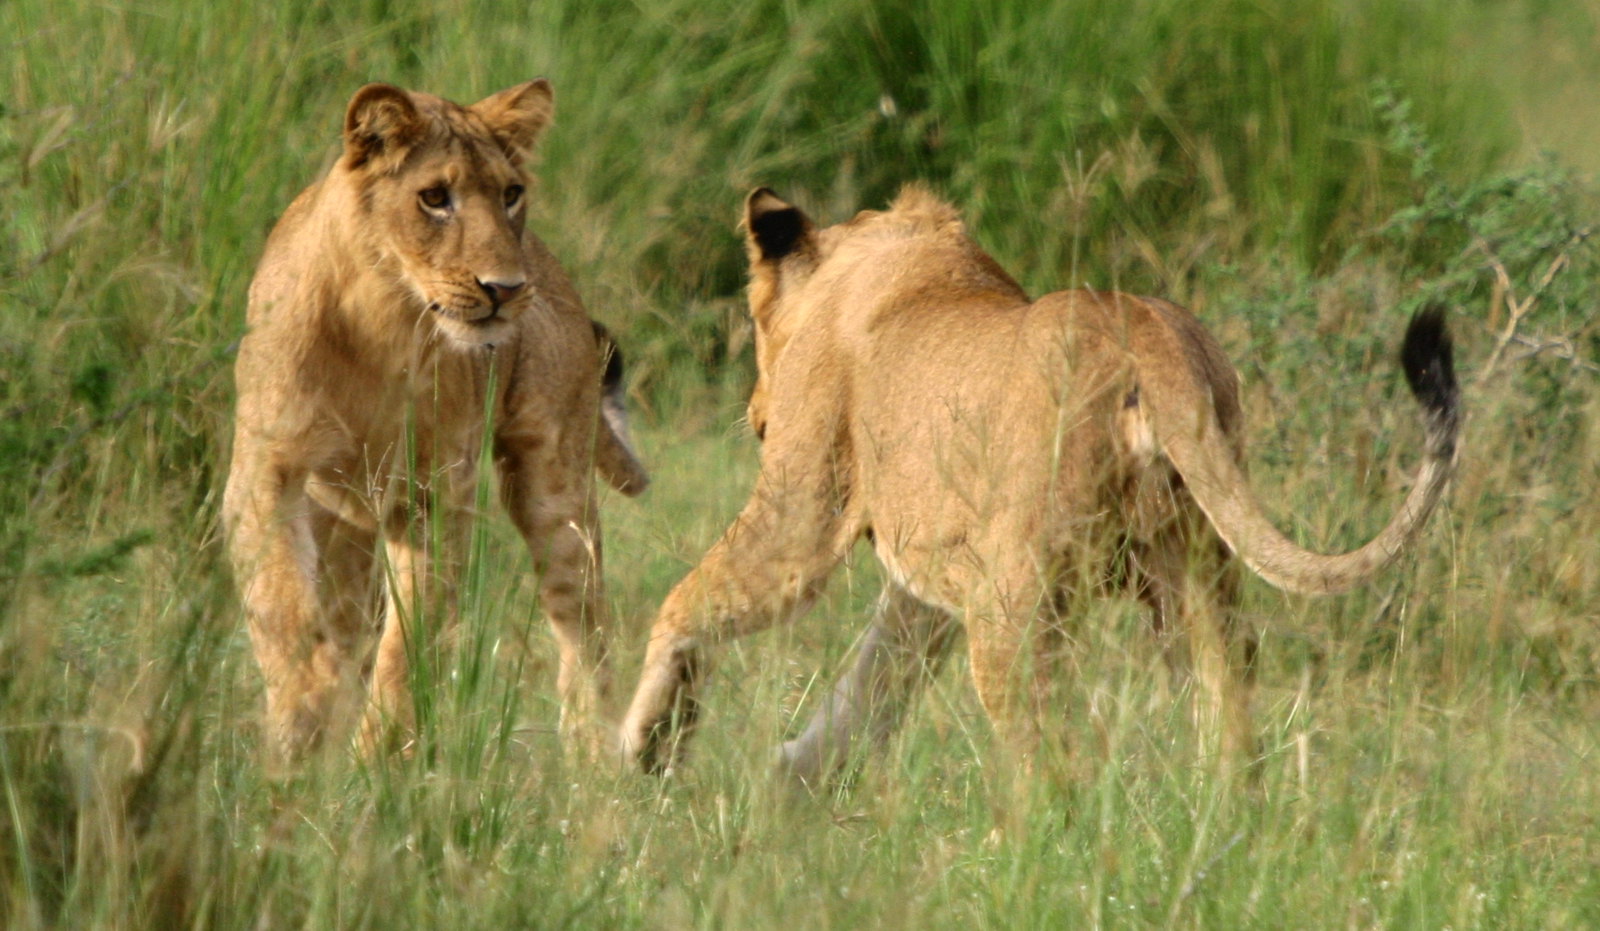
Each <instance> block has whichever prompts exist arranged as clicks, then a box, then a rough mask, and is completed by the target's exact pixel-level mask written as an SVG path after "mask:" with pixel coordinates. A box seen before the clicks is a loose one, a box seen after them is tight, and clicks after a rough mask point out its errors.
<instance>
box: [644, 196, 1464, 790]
mask: <svg viewBox="0 0 1600 931" xmlns="http://www.w3.org/2000/svg"><path fill="white" fill-rule="evenodd" d="M745 225H746V228H747V230H748V231H749V251H750V258H751V283H750V305H751V313H752V315H753V317H754V319H755V323H756V333H757V366H758V377H757V383H756V387H755V390H754V391H753V392H752V396H751V400H750V406H749V411H748V414H749V420H750V423H751V424H752V426H753V427H754V429H755V430H756V432H757V434H758V435H759V436H761V437H763V438H764V442H763V448H762V458H761V471H760V475H759V477H758V479H757V483H756V489H755V492H754V494H753V495H752V496H751V498H750V501H749V503H748V504H747V505H746V506H745V508H744V511H743V512H742V513H741V514H740V515H739V517H738V518H737V519H736V520H735V521H734V523H733V525H732V526H731V527H729V528H728V530H727V531H726V533H725V534H724V536H723V537H722V539H721V540H720V541H719V542H718V543H717V544H716V545H715V546H713V547H712V548H711V550H710V551H709V552H708V553H707V554H706V555H705V557H704V558H703V559H702V560H701V562H700V564H699V565H698V566H697V567H695V569H694V570H693V571H692V572H690V573H689V575H688V576H687V577H686V578H685V579H684V580H683V581H682V582H680V583H679V584H678V586H677V587H676V588H674V589H673V591H672V592H671V593H670V594H669V595H668V597H667V599H666V601H665V603H664V604H663V605H662V608H661V610H660V614H659V615H658V617H657V620H656V622H655V626H654V628H653V630H652V633H651V639H650V643H649V648H648V652H647V655H646V658H645V663H644V670H643V675H642V677H641V681H640V684H639V688H638V691H637V692H636V694H635V696H634V699H633V702H632V706H631V708H630V709H629V711H628V714H627V717H626V719H625V721H624V724H623V731H622V744H623V749H624V752H625V753H626V754H627V755H629V756H630V757H631V758H635V759H637V760H639V761H640V762H642V763H643V764H644V765H645V766H646V767H647V768H660V767H662V766H665V765H669V764H670V762H671V759H672V754H673V753H674V752H675V751H674V750H673V747H674V746H675V745H676V744H675V740H674V738H675V736H676V734H675V732H674V731H675V728H686V727H687V726H689V725H692V723H693V722H694V719H695V718H696V716H697V711H698V706H697V704H696V703H697V698H696V689H697V687H698V685H699V683H700V680H701V679H702V678H703V676H704V669H705V650H706V648H707V647H708V646H709V645H710V644H711V643H713V642H715V641H718V640H722V639H725V638H728V637H731V636H737V635H740V634H744V633H748V632H750V631H754V630H758V629H761V628H763V627H766V626H768V625H770V624H772V623H774V622H778V621H783V620H787V619H789V618H792V617H794V616H795V615H797V614H798V613H800V612H801V611H803V610H804V609H805V607H806V606H807V604H808V603H809V602H810V600H811V599H812V597H813V596H814V594H815V593H816V592H817V591H818V590H819V589H820V587H821V586H822V584H823V582H824V581H825V580H826V578H827V576H828V574H829V572H830V571H831V570H832V569H833V568H834V566H836V565H837V564H838V562H839V561H840V560H841V559H842V558H843V557H844V555H845V554H846V553H847V552H848V551H849V550H850V548H851V547H852V545H853V544H854V543H855V542H856V540H857V539H858V538H859V537H861V536H863V535H864V534H865V535H868V536H869V539H871V541H872V545H873V547H874V550H875V551H876V554H877V556H878V558H879V560H880V561H881V562H882V564H883V566H884V568H885V571H886V574H887V575H888V577H889V581H890V585H889V591H888V593H887V594H886V596H885V600H884V602H883V605H882V607H881V608H880V613H879V616H878V619H877V623H876V625H875V628H874V632H873V633H872V634H871V635H870V636H869V637H868V639H867V642H866V645H865V647H864V649H863V653H862V658H861V659H860V661H859V662H858V663H857V666H856V668H855V669H854V670H853V671H852V672H851V673H850V674H848V675H847V677H846V679H845V681H843V682H841V684H840V685H839V687H838V689H836V690H835V693H834V695H833V696H832V697H831V698H830V699H829V700H828V701H827V702H825V703H824V704H825V707H824V709H823V711H822V712H820V713H819V715H818V717H817V719H816V720H814V721H813V722H812V724H811V726H810V727H809V728H808V729H807V731H806V733H805V734H804V735H802V737H801V738H800V739H799V740H797V741H793V742H791V743H790V744H788V745H786V746H785V748H784V754H783V755H784V762H785V763H786V764H787V765H788V766H789V767H790V768H791V769H792V770H794V771H795V772H797V773H798V774H800V775H802V776H805V777H807V778H810V777H812V776H816V775H820V774H821V773H822V772H823V771H825V770H826V769H827V768H828V767H829V766H831V765H833V764H834V763H836V762H837V761H838V760H839V759H840V758H841V756H842V754H843V752H844V750H845V749H846V748H847V747H848V745H849V743H850V741H851V740H852V739H853V736H854V735H855V734H856V733H858V732H861V731H863V730H864V731H867V732H869V734H870V735H873V736H874V739H877V737H876V735H880V734H881V733H883V732H885V731H886V730H887V729H888V727H889V726H890V725H892V719H893V717H894V715H895V714H897V713H898V712H897V711H896V710H894V709H898V708H900V707H902V706H904V705H905V703H906V701H907V699H908V690H909V689H910V688H911V687H912V685H913V684H914V683H915V682H916V681H917V679H918V676H917V675H916V674H915V671H914V668H913V667H920V666H921V665H923V664H934V665H936V664H937V662H938V661H939V659H940V658H941V656H942V654H943V652H944V650H945V648H946V645H947V644H948V643H949V642H950V639H951V638H950V637H949V636H948V631H949V629H950V621H951V619H952V618H954V619H959V620H960V621H961V622H962V623H963V624H964V625H965V628H966V632H967V639H968V644H969V649H970V651H971V667H972V676H973V680H974V683H975V685H976V687H977V690H978V694H979V696H980V698H981V700H982V702H983V705H984V707H985V709H986V710H987V711H988V713H989V715H990V716H991V718H992V720H993V721H994V723H995V725H996V727H997V729H998V730H999V731H1000V732H1001V733H1002V734H1003V735H1005V736H1006V737H1008V738H1010V739H1011V740H1012V741H1013V742H1014V743H1015V744H1016V745H1018V746H1021V747H1023V748H1027V747H1030V746H1032V744H1033V743H1034V741H1035V740H1036V739H1037V737H1038V734H1039V731H1038V727H1039V724H1038V716H1037V714H1036V712H1037V711H1038V703H1039V702H1040V701H1041V700H1042V696H1043V689H1044V687H1045V683H1046V681H1047V680H1048V672H1049V670H1048V669H1046V668H1045V667H1046V666H1047V664H1046V663H1044V662H1041V661H1040V660H1041V658H1042V657H1043V656H1045V655H1047V651H1043V647H1044V645H1045V644H1046V643H1047V642H1048V641H1049V640H1050V639H1051V635H1052V634H1053V633H1058V632H1059V624H1058V623H1057V621H1058V620H1059V612H1060V611H1061V610H1063V609H1064V608H1066V607H1069V606H1070V605H1071V604H1072V603H1073V598H1074V596H1077V595H1082V594H1092V593H1094V592H1096V591H1102V590H1104V589H1105V587H1106V586H1107V585H1110V584H1122V585H1126V586H1127V587H1128V589H1129V590H1131V591H1132V592H1133V593H1136V594H1137V595H1138V596H1139V597H1141V598H1142V599H1143V600H1144V601H1146V602H1147V603H1148V604H1149V605H1150V606H1151V607H1152V608H1153V609H1154V614H1155V625H1156V627H1157V629H1158V630H1159V631H1160V632H1161V634H1162V636H1163V638H1164V639H1165V642H1166V643H1167V644H1168V646H1169V649H1170V652H1176V653H1180V654H1184V656H1185V659H1186V661H1187V662H1186V663H1185V664H1184V665H1186V666H1188V667H1189V668H1191V669H1192V670H1193V671H1194V673H1195V675H1196V678H1197V679H1198V680H1199V682H1200V685H1201V689H1200V695H1201V697H1200V699H1199V708H1198V710H1199V712H1200V716H1201V718H1202V719H1203V720H1204V722H1205V723H1206V724H1207V725H1208V732H1209V733H1212V734H1215V735H1217V736H1218V737H1219V738H1220V743H1221V749H1222V750H1223V751H1224V753H1225V754H1226V755H1228V756H1230V757H1237V756H1239V755H1241V754H1247V753H1248V752H1249V748H1250V746H1251V745H1252V742H1253V741H1252V737H1251V729H1250V723H1249V712H1248V709H1249V701H1250V684H1249V677H1248V676H1247V675H1246V674H1244V669H1245V665H1246V659H1245V655H1244V654H1245V652H1246V645H1245V644H1244V643H1242V642H1241V638H1239V637H1237V636H1235V635H1234V631H1233V609H1234V602H1235V592H1236V588H1237V572H1236V564H1235V562H1234V560H1233V559H1232V558H1231V557H1230V553H1229V550H1230V548H1231V549H1232V551H1234V552H1236V553H1238V554H1240V555H1241V556H1242V557H1243V560H1244V561H1245V562H1246V563H1247V564H1248V565H1249V566H1251V567H1252V568H1254V569H1255V570H1256V571H1258V572H1259V573H1261V574H1262V575H1263V576H1264V577H1265V578H1266V579H1267V580H1268V581H1270V582H1272V583H1273V584H1275V585H1279V586H1281V587H1285V588H1289V589H1292V590H1295V591H1314V592H1324V591H1335V590H1339V589H1342V588H1347V587H1349V586H1350V585H1353V584H1356V583H1357V582H1359V581H1360V580H1361V579H1363V578H1366V577H1368V576H1370V575H1371V574H1372V573H1373V572H1375V571H1376V570H1377V569H1378V568H1380V567H1381V566H1382V565H1384V564H1386V563H1387V562H1388V561H1390V560H1391V559H1393V557H1394V556H1395V554H1396V553H1398V552H1399V550H1400V549H1401V547H1402V545H1403V544H1404V543H1406V542H1407V541H1408V540H1409V539H1411V538H1412V537H1413V536H1414V535H1415V533H1416V532H1417V530H1418V529H1419V528H1420V527H1421V526H1422V523H1423V521H1424V520H1425V519H1426V517H1427V515H1428V513H1429V512H1430V511H1431V510H1432V508H1433V506H1434V504H1435V503H1436V502H1437V501H1438V499H1439V495H1440V494H1441V492H1442V490H1443V488H1444V484H1445V481H1446V478H1447V476H1448V474H1449V470H1450V463H1451V460H1452V456H1453V450H1454V430H1455V419H1454V414H1453V408H1451V410H1450V412H1449V413H1450V414H1451V416H1450V417H1447V418H1443V419H1436V420H1434V421H1431V422H1430V423H1431V426H1430V435H1429V445H1428V458H1427V460H1426V462H1425V464H1424V467H1423V470H1422V473H1421V475H1420V476H1419V479H1418V481H1417V484H1416V487H1415V489H1414V490H1413V492H1412V494H1411V495H1410V497H1409V498H1408V499H1407V501H1406V503H1405V504H1404V506H1403V507H1402V508H1401V510H1400V513H1399V514H1397V515H1396V517H1395V518H1394V520H1393V521H1392V522H1391V524H1390V526H1389V527H1388V528H1387V529H1385V530H1384V531H1383V532H1382V533H1381V534H1380V535H1379V537H1378V538H1377V539H1376V540H1374V541H1373V543H1371V544H1369V545H1368V546H1366V547H1363V548H1362V549H1360V550H1358V551H1356V552H1355V553H1352V554H1347V555H1344V556H1332V557H1330V556H1322V555H1319V554H1316V553H1311V552H1309V551H1306V550H1303V549H1301V548H1299V547H1298V546H1296V545H1295V544H1293V543H1292V542H1290V541H1289V540H1287V539H1286V538H1284V537H1283V536H1282V534H1280V533H1279V532H1278V531H1277V530H1276V529H1274V528H1273V527H1272V525H1271V524H1270V523H1268V522H1267V520H1266V519H1265V518H1264V517H1263V516H1262V513H1261V509H1260V507H1259V505H1258V503H1257V501H1256V499H1255V498H1254V496H1253V495H1252V494H1251V492H1250V489H1249V486H1248V484H1247V483H1246V481H1245V476H1244V466H1243V459H1244V451H1243V435H1242V425H1243V417H1242V413H1241V410H1240V404H1239V385H1238V379H1237V376H1236V375H1235V373H1234V370H1233V368H1232V367H1231V366H1230V365H1229V363H1228V361H1227V359H1226V358H1225V356H1224V355H1223V353H1222V350H1221V348H1220V347H1219V346H1218V345H1217V343H1216V342H1215V340H1213V339H1212V338H1211V336H1210V335H1209V334H1207V333H1206V331H1205V330H1204V329H1203V328H1202V327H1201V325H1200V324H1199V322H1198V321H1197V320H1196V319H1195V318H1194V317H1193V316H1192V315H1191V314H1189V312H1187V311H1186V310H1184V309H1183V308H1181V307H1178V306H1176V305H1173V304H1170V303H1167V302H1165V301H1161V300H1156V299H1152V298H1141V297H1135V296H1132V295H1128V294H1119V293H1114V292H1095V291H1068V292H1060V293H1056V294H1051V295H1048V296H1046V297H1043V298H1041V299H1039V300H1037V301H1030V300H1029V299H1028V297H1027V296H1026V295H1025V294H1024V293H1023V292H1022V289H1021V288H1020V287H1018V286H1017V284H1016V282H1014V281H1013V280H1012V279H1011V278H1010V277H1009V276H1008V275H1007V274H1006V273H1005V272H1004V271H1003V270H1002V269H1001V268H1000V267H999V266H998V265H997V264H996V263H995V262H994V261H993V259H991V258H990V257H989V256H988V255H986V254H985V253H984V252H983V251H982V250H981V249H979V248H978V246H977V245H976V244H975V243H974V242H973V241H972V240H971V238H969V237H968V236H967V234H966V232H965V229H964V228H963V226H962V223H961V221H960V219H959V217H958V216H957V214H956V212H955V211H954V210H953V209H952V208H951V207H949V206H948V205H947V204H944V203H942V202H940V201H939V200H938V199H936V198H934V197H933V196H932V195H930V194H929V193H927V192H926V191H924V190H921V189H918V188H910V189H908V190H906V191H905V192H904V193H902V195H901V196H900V197H899V199H898V200H897V201H896V202H895V203H894V205H893V206H892V207H891V208H890V209H889V210H888V211H886V212H873V211H868V212H864V213H862V214H860V215H858V216H856V217H855V218H854V219H852V220H850V221H849V222H846V223H843V224H840V225H837V226H834V227H830V228H827V229H821V230H818V229H816V228H815V227H814V226H813V225H812V224H811V222H810V220H808V219H806V218H805V217H804V215H803V214H801V213H800V212H799V211H798V210H796V209H795V208H793V207H791V206H790V205H789V204H786V203H784V202H783V201H782V200H780V199H779V198H777V197H776V196H775V195H773V194H772V193H771V192H770V191H766V190H760V191H757V192H755V193H754V194H752V195H751V197H750V199H749V200H748V202H747V205H746V219H745ZM1442 341H1443V342H1446V343H1447V337H1442ZM1445 355H1446V356H1447V355H1448V351H1447V347H1446V349H1445ZM1440 365H1441V369H1440V370H1441V371H1444V372H1446V373H1447V372H1448V368H1449V363H1448V359H1447V358H1445V359H1444V361H1443V362H1441V363H1440ZM1450 384H1451V386H1452V390H1453V380H1451V381H1450ZM1452 397H1453V396H1452ZM1452 403H1453V401H1452ZM1212 528H1215V532H1213V529H1212ZM908 670H911V671H908ZM1026 670H1031V672H1025V671H1026ZM885 708H887V709H889V710H883V709H885Z"/></svg>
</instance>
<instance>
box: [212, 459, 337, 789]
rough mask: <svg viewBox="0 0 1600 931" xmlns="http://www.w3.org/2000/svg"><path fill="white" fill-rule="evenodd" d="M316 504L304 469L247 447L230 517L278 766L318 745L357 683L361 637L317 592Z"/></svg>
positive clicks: (226, 511)
mask: <svg viewBox="0 0 1600 931" xmlns="http://www.w3.org/2000/svg"><path fill="white" fill-rule="evenodd" d="M315 507H316V506H315V505H314V504H313V503H312V502H311V501H310V500H309V499H308V498H307V497H306V494H305V485H304V475H303V474H300V473H290V472H287V471H286V470H282V469H276V468H270V467H262V468H252V460H251V457H250V456H249V454H248V452H246V451H244V450H241V455H240V456H239V462H238V463H237V464H236V467H235V469H234V471H233V474H232V475H231V476H230V478H229V483H228V489H227V492H226V494H225V496H224V502H223V521H224V524H225V526H226V527H227V531H228V550H229V556H230V559H231V561H232V563H233V569H234V574H235V575H236V577H237V578H238V584H239V589H240V592H241V596H242V599H243V601H244V608H245V615H246V618H247V621H248V626H249V631H250V643H251V646H252V648H253V650H254V653H255V658H256V663H257V665H258V666H259V667H260V669H261V676H262V679H263V680H264V683H265V686H266V706H267V707H266V732H267V742H268V745H269V756H270V757H271V762H270V764H269V765H270V766H272V767H280V766H287V765H291V764H293V763H295V762H297V761H299V760H300V759H302V758H303V757H305V756H306V754H308V753H309V752H311V751H312V750H314V749H316V748H317V747H318V746H319V745H320V744H321V742H322V741H323V739H324V738H325V737H326V736H327V731H328V729H329V727H330V726H331V724H332V720H333V718H334V717H335V711H336V708H337V707H338V706H339V704H340V699H341V697H343V696H344V695H345V694H346V693H347V692H349V691H351V690H353V687H354V682H353V664H352V663H351V648H352V645H353V643H352V637H351V636H346V635H345V634H346V633H347V632H344V631H339V630H332V629H330V628H329V625H328V620H327V618H326V617H324V614H323V611H322V606H321V604H320V599H319V597H318V591H317V582H316V576H315V574H316V571H317V567H318V562H319V552H318V547H317V541H316V537H315V534H314V530H313V521H312V517H313V514H312V511H313V509H314V508H315Z"/></svg>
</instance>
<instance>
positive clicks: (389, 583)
mask: <svg viewBox="0 0 1600 931" xmlns="http://www.w3.org/2000/svg"><path fill="white" fill-rule="evenodd" d="M424 532H425V530H424V528H422V527H416V528H406V527H399V528H391V529H390V530H389V531H388V532H386V533H385V535H384V541H383V551H384V556H385V560H386V563H387V566H386V570H385V583H386V584H385V585H384V605H383V630H382V633H381V634H380V635H379V638H378V646H377V650H376V651H375V653H374V655H373V659H372V681H371V685H370V687H369V694H370V697H369V699H368V702H367V712H366V715H365V717H364V718H363V720H362V723H361V738H360V744H361V749H362V751H363V752H364V753H368V754H372V753H375V752H378V751H380V750H385V749H396V750H401V751H403V752H410V750H411V749H412V748H413V747H414V745H415V742H416V737H417V716H416V704H415V701H414V699H413V695H412V686H413V682H412V679H413V677H414V676H415V675H416V674H417V673H418V672H419V671H426V673H427V676H428V679H430V680H438V679H441V678H442V677H443V676H444V675H445V670H444V668H443V660H442V656H443V654H442V653H440V652H439V651H435V650H433V649H431V648H432V647H435V646H438V645H442V644H443V643H444V642H445V641H447V640H448V639H449V635H450V632H451V631H452V630H453V628H454V626H455V605H454V599H453V597H452V594H453V593H452V591H451V586H450V585H449V583H448V582H447V581H446V580H445V579H443V578H441V577H440V573H439V572H438V571H436V570H437V568H438V567H437V566H435V565H434V561H435V560H434V556H435V555H436V554H433V553H430V552H429V549H428V547H427V546H426V545H425V544H423V543H421V542H418V541H417V540H415V539H413V536H415V535H419V534H422V533H424ZM430 621H432V622H434V623H433V624H430ZM435 625H437V627H438V629H437V631H435V630H434V626H435ZM425 651H426V652H425Z"/></svg>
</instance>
